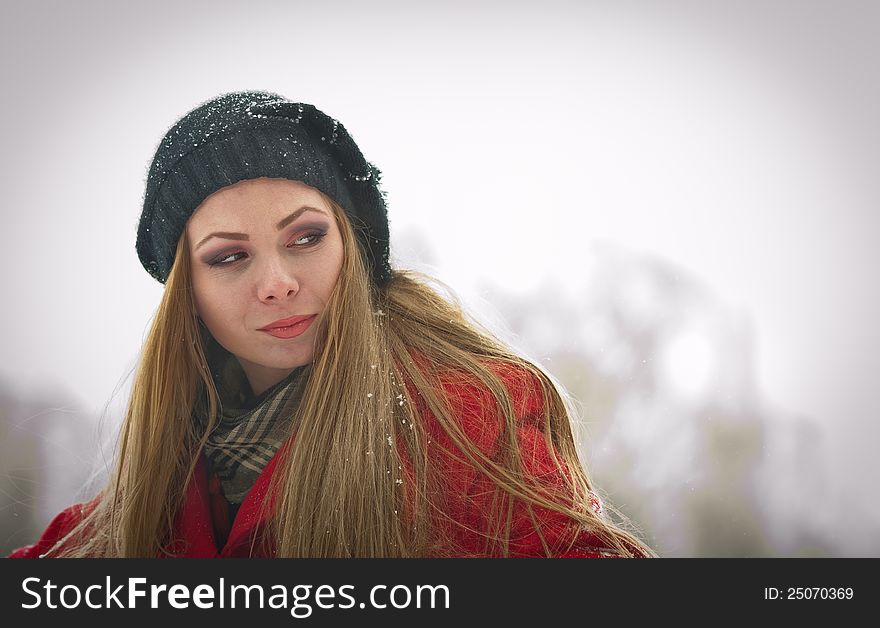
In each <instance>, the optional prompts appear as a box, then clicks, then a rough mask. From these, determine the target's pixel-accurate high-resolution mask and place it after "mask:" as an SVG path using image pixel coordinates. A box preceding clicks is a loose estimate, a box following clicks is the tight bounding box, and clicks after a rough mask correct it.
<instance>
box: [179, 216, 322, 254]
mask: <svg viewBox="0 0 880 628" xmlns="http://www.w3.org/2000/svg"><path fill="white" fill-rule="evenodd" d="M308 211H312V212H318V213H319V214H324V215H325V216H326V215H327V212H325V211H322V210H320V209H318V208H317V207H310V206H308V205H306V206H304V207H300V208H299V209H297V210H296V211H294V212H291V213H290V214H289V215H288V216H287V218H282V219H281V220H280V221H279V222H278V224H277V225H275V231H281V230H282V229H284V227H286V226H287V225H289V224H290V223H292V222H293V221H294V220H296V219H297V218H299V217H300V216H301V215H302V214H303V213H304V212H308ZM211 238H224V239H226V240H250V238H249V237H248V234H246V233H233V232H231V231H215V232H214V233H211V234H208V235H206V236H205V237H204V238H202V239H201V240H200V241H199V243H198V244H196V248H195V249H193V250H194V251H195V250H197V249H198V248H199V247H200V246H202V245H203V244H204V243H205V242H207V241H208V240H210V239H211Z"/></svg>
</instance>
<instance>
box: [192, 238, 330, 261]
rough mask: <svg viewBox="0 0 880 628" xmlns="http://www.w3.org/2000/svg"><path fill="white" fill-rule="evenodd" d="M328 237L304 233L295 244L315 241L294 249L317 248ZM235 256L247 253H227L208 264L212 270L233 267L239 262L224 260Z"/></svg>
mask: <svg viewBox="0 0 880 628" xmlns="http://www.w3.org/2000/svg"><path fill="white" fill-rule="evenodd" d="M326 235H327V234H326V233H324V232H322V231H313V232H311V233H304V234H303V235H301V236H299V237H298V238H296V239H294V242H296V241H298V240H302V239H303V238H315V239H314V240H313V241H312V242H309V243H308V244H299V245H296V246H294V247H293V248H310V247H313V246H317V245H318V244H320V242H321V240H323V239H324V236H326ZM235 255H245V252H244V251H234V252H232V253H227V254H226V255H223V256H222V257H218V258H216V259H215V260H214V261H212V262H208V266H210V267H211V268H216V267H223V266H231V265H232V264H234V263H235V262H237V261H238V260H233V261H231V262H224V261H222V260H225V259H229V258H230V257H233V256H235Z"/></svg>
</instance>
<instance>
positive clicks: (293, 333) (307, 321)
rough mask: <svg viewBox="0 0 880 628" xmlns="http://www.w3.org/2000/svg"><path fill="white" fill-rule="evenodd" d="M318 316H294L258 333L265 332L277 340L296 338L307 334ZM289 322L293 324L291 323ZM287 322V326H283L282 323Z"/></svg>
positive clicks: (276, 322)
mask: <svg viewBox="0 0 880 628" xmlns="http://www.w3.org/2000/svg"><path fill="white" fill-rule="evenodd" d="M317 316H318V315H317V314H312V315H311V316H293V317H291V318H285V319H282V320H280V321H275V322H274V323H272V324H271V325H269V326H267V327H263V328H262V329H260V330H258V331H264V332H266V333H267V334H269V335H270V336H275V337H276V338H295V337H297V336H299V335H300V334H302V333H303V332H305V331H306V330H307V329H308V328H309V327H310V326H311V324H312V321H313V320H315V318H316V317H317ZM288 321H293V322H292V323H290V322H288ZM285 322H286V323H287V324H286V325H281V323H285Z"/></svg>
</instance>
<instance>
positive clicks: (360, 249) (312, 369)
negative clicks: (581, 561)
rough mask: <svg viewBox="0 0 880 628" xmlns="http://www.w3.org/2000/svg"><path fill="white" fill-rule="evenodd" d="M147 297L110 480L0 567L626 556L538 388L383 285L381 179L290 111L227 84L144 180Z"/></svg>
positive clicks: (419, 292)
mask: <svg viewBox="0 0 880 628" xmlns="http://www.w3.org/2000/svg"><path fill="white" fill-rule="evenodd" d="M137 251H138V255H139V258H140V260H141V262H142V264H143V265H144V267H145V268H146V269H147V271H148V272H149V273H150V274H151V275H152V276H153V277H155V278H156V279H157V280H158V281H160V282H162V283H163V284H165V290H164V293H163V297H162V301H161V304H160V306H159V309H158V312H157V314H156V317H155V319H154V321H153V325H152V327H151V330H150V333H149V336H148V338H147V340H146V343H145V346H144V351H143V356H142V358H141V360H140V363H139V366H138V370H137V374H136V379H135V381H134V384H133V388H132V393H131V400H130V403H129V406H128V410H127V413H126V417H125V421H124V424H123V426H122V431H121V434H120V443H119V455H118V460H117V463H116V466H115V468H114V472H113V475H112V477H111V480H110V482H109V484H108V486H107V487H106V488H105V489H104V490H103V491H101V492H100V493H99V495H98V496H97V497H96V498H95V499H93V500H92V501H91V502H88V503H87V504H81V505H77V506H74V507H72V508H69V509H67V510H65V511H64V512H62V513H61V514H60V515H59V516H58V517H56V519H55V520H54V521H53V522H52V523H51V524H50V526H49V528H48V529H47V530H46V532H45V533H44V534H43V536H42V537H41V539H40V540H39V541H38V542H37V543H36V544H34V545H32V546H28V547H25V548H22V549H20V550H18V551H17V552H15V553H14V554H13V556H21V557H36V556H128V557H152V556H190V557H196V556H223V557H227V556H279V557H302V556H309V557H329V556H343V557H345V556H352V557H380V556H382V557H408V556H436V557H444V556H571V557H593V556H633V555H635V556H647V555H653V554H652V552H651V550H650V549H649V548H647V547H646V546H645V545H644V544H642V543H641V542H640V541H639V540H638V539H637V538H636V537H635V536H633V535H631V534H629V533H627V532H626V531H624V530H623V529H621V528H620V527H618V526H616V525H614V524H613V523H612V522H611V521H610V520H609V519H608V517H607V514H606V513H605V511H604V510H603V509H602V507H601V505H600V503H599V500H598V498H597V497H596V495H595V494H594V493H593V491H592V488H591V484H590V482H589V480H588V478H587V476H586V475H585V473H584V471H583V468H582V466H581V464H580V462H579V460H578V454H577V450H576V447H575V444H574V440H573V438H572V433H571V426H570V411H569V408H568V406H567V405H566V403H565V401H564V397H563V395H562V394H561V393H560V392H559V390H558V389H557V387H556V386H555V385H554V384H553V382H552V381H551V380H550V379H549V378H548V376H547V375H545V374H544V373H543V372H542V371H541V370H540V369H538V368H537V367H536V366H534V365H532V364H530V363H529V362H527V361H526V360H524V359H523V358H521V357H519V356H517V355H515V354H514V353H513V352H512V351H511V350H510V349H509V348H507V347H505V346H504V345H503V344H502V343H500V342H499V341H498V340H496V339H495V338H494V337H493V336H492V335H491V334H490V333H489V332H488V331H486V330H484V329H481V328H479V327H478V326H477V325H475V324H474V323H473V322H471V321H469V320H467V319H466V318H465V315H464V314H463V312H462V311H461V310H460V308H459V307H457V306H456V305H452V304H450V303H449V302H448V301H447V300H446V299H444V298H443V297H441V296H440V294H439V293H438V292H437V291H436V290H435V289H433V288H431V287H430V286H429V284H428V282H427V281H426V280H425V278H423V277H420V276H418V275H416V274H415V273H411V272H407V271H401V270H392V269H391V267H390V265H389V261H388V256H389V237H388V222H387V215H386V208H385V201H384V197H383V194H382V193H381V191H380V188H379V171H378V170H376V169H375V168H374V167H373V166H372V165H371V164H370V163H368V162H367V161H366V160H365V159H364V157H363V156H362V154H361V152H360V150H359V149H358V147H357V146H356V145H355V143H354V141H353V140H352V139H351V137H350V136H349V134H348V133H347V132H346V130H345V129H344V128H343V126H342V125H341V124H339V123H338V122H337V121H336V120H333V119H331V118H329V117H328V116H326V115H325V114H323V113H322V112H320V111H318V110H317V109H315V108H314V107H312V106H310V105H304V104H299V103H294V102H290V101H288V100H286V99H284V98H282V97H280V96H278V95H275V94H269V93H262V92H241V93H232V94H226V95H223V96H220V97H218V98H215V99H213V100H211V101H209V102H207V103H205V104H203V105H202V106H200V107H198V108H196V109H195V110H193V111H191V112H190V113H188V114H187V115H186V116H184V117H183V118H182V119H181V120H180V121H178V122H177V123H176V124H175V125H174V126H173V127H172V128H171V129H170V130H169V131H168V133H167V134H166V135H165V137H164V139H163V140H162V142H161V143H160V145H159V148H158V149H157V151H156V155H155V156H154V158H153V162H152V165H151V167H150V173H149V177H148V180H147V189H146V194H145V199H144V208H143V213H142V215H141V219H140V223H139V227H138V237H137Z"/></svg>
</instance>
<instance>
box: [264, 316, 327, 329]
mask: <svg viewBox="0 0 880 628" xmlns="http://www.w3.org/2000/svg"><path fill="white" fill-rule="evenodd" d="M315 316H317V314H309V315H307V316H291V317H290V318H282V319H280V320H277V321H275V322H274V323H269V324H268V325H266V326H265V327H260V329H259V330H258V331H269V330H270V329H278V328H279V327H290V326H291V325H296V324H297V323H301V322H302V321H304V320H306V319H307V318H314V317H315Z"/></svg>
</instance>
